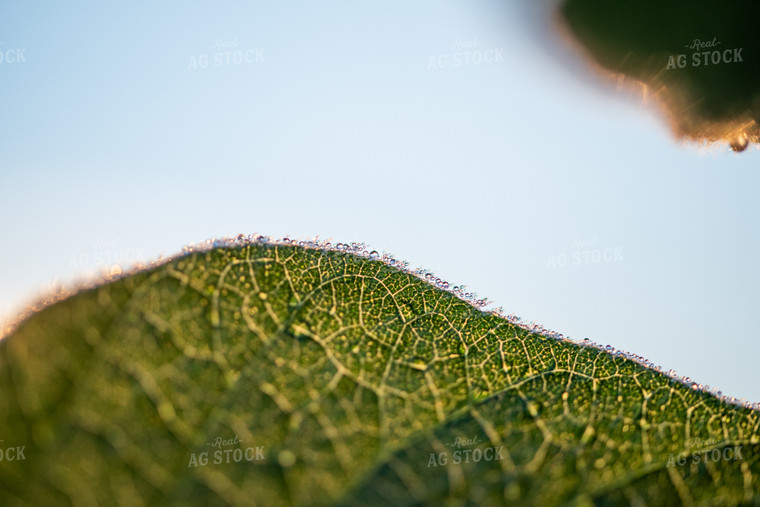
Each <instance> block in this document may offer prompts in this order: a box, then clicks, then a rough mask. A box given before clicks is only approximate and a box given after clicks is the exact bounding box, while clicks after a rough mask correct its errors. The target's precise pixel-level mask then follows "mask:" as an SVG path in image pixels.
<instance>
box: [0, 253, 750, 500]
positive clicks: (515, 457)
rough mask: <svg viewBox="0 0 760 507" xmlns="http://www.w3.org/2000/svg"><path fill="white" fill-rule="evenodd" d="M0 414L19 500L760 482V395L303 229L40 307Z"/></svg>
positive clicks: (410, 496) (1, 364) (692, 496)
mask: <svg viewBox="0 0 760 507" xmlns="http://www.w3.org/2000/svg"><path fill="white" fill-rule="evenodd" d="M0 428H2V429H0V432H1V433H0V440H3V442H1V443H0V448H2V447H3V446H4V447H5V448H8V447H14V448H15V447H24V451H23V454H24V457H25V459H19V460H14V461H9V460H7V459H5V460H3V461H0V504H3V505H13V504H23V503H33V504H51V505H55V504H68V503H73V504H77V505H87V504H92V505H95V504H114V503H122V504H131V505H140V504H156V503H172V504H186V503H188V502H190V503H193V504H198V503H203V504H241V505H313V504H355V503H357V502H358V503H364V504H394V505H403V504H409V503H429V504H441V503H444V502H447V501H448V502H450V503H451V504H459V503H461V504H465V503H475V504H482V505H488V504H503V503H510V504H512V503H517V504H535V505H550V504H563V503H565V504H578V505H586V504H592V503H596V504H620V503H636V502H637V501H643V502H644V503H646V504H647V505H678V504H684V505H691V504H716V505H717V504H720V505H726V504H738V503H754V504H757V503H758V502H760V481H759V480H758V474H760V463H759V462H758V456H759V455H760V420H759V418H758V412H757V411H754V410H750V409H748V408H743V407H737V406H735V405H732V404H728V403H725V402H723V401H721V400H719V399H717V398H715V397H714V396H713V395H711V394H709V393H706V392H702V391H700V390H695V389H692V388H690V387H689V386H686V385H684V384H683V383H681V382H678V381H676V380H674V379H672V378H670V377H668V376H666V375H664V374H661V373H659V372H657V371H654V370H652V369H649V368H646V367H644V366H642V365H640V364H638V363H636V362H634V361H631V360H629V359H627V358H625V357H622V356H619V355H613V354H610V353H608V352H606V351H603V350H599V349H597V348H595V347H588V346H581V345H579V344H576V343H573V342H570V341H564V340H557V339H553V338H548V337H545V336H541V335H538V334H533V333H530V332H528V331H526V330H524V329H522V328H521V327H519V326H516V325H514V324H513V323H511V322H510V321H508V320H505V319H503V318H501V317H498V316H496V315H492V314H489V313H485V312H482V311H480V310H478V309H476V308H475V307H473V306H472V305H470V304H469V303H467V302H465V301H462V300H461V299H459V298H457V297H456V296H455V295H454V294H451V293H449V292H446V291H442V290H440V289H437V288H435V287H433V286H431V285H430V284H428V283H426V282H425V281H423V280H421V279H419V278H418V277H416V276H413V275H411V274H409V273H407V272H404V271H401V270H399V269H397V268H394V267H391V266H389V265H386V264H384V263H383V262H380V261H376V260H370V259H367V258H364V257H361V256H356V255H353V254H347V253H340V252H335V251H326V250H320V249H306V248H301V247H296V246H283V245H265V244H250V245H246V246H241V247H235V248H216V249H213V250H211V251H208V252H201V253H192V254H189V255H186V256H183V257H180V258H178V259H175V260H172V261H169V262H167V263H166V264H164V265H161V266H158V267H155V268H152V269H150V270H147V271H143V272H139V273H136V274H132V275H130V276H128V277H125V278H123V279H120V280H117V281H114V282H111V283H108V284H105V285H102V286H100V287H97V288H94V289H91V290H87V291H84V292H80V293H79V294H77V295H75V296H73V297H70V298H68V299H66V300H64V301H62V302H60V303H57V304H55V305H52V306H50V307H48V308H46V309H44V310H42V311H41V312H39V313H37V314H35V315H33V316H32V317H31V318H28V319H27V320H26V321H24V322H23V323H22V324H21V325H20V326H19V327H18V328H17V330H16V331H15V332H14V333H13V334H12V335H11V336H9V337H8V338H6V339H4V340H2V341H0ZM737 449H738V455H737ZM729 450H730V452H729ZM705 452H706V453H707V454H705ZM716 452H717V454H719V455H720V456H719V458H718V459H713V458H714V457H715V455H716ZM204 453H205V454H204ZM729 454H730V456H729ZM204 456H205V461H204ZM457 456H458V459H457ZM695 456H699V457H700V458H699V462H695ZM476 458H477V460H476ZM705 458H706V460H705ZM679 459H680V464H679ZM669 464H670V466H669Z"/></svg>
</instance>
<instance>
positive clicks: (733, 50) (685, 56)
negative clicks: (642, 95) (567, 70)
mask: <svg viewBox="0 0 760 507" xmlns="http://www.w3.org/2000/svg"><path fill="white" fill-rule="evenodd" d="M561 13H562V18H563V19H564V20H565V22H566V25H567V27H568V28H569V31H570V33H571V34H572V35H573V37H574V38H575V39H576V40H577V41H579V42H580V43H581V45H582V46H583V47H584V48H585V49H586V51H587V52H588V54H589V55H590V56H591V57H592V58H593V60H594V61H595V62H596V63H597V64H599V65H600V66H601V67H603V68H604V69H605V70H606V71H608V72H611V73H614V74H616V75H623V76H626V77H627V78H630V79H633V80H635V81H638V82H641V83H643V84H645V85H646V86H647V90H648V94H649V96H651V97H652V98H655V99H656V100H658V101H659V102H661V103H662V105H664V106H665V108H666V110H667V112H668V116H669V120H670V123H671V126H672V127H673V129H674V131H675V132H676V134H678V135H679V136H685V137H690V138H692V139H694V140H697V141H705V140H706V141H717V140H726V141H728V142H730V143H731V146H732V148H733V149H734V150H736V151H741V150H743V149H744V148H746V146H747V143H748V141H752V142H760V37H758V31H757V20H758V19H760V3H759V2H757V1H755V0H726V1H720V2H719V1H715V0H637V1H636V2H622V1H619V0H565V1H564V3H563V5H562V8H561Z"/></svg>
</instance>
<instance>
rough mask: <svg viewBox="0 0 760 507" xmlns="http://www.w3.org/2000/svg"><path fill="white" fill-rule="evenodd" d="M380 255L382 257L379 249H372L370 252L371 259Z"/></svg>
mask: <svg viewBox="0 0 760 507" xmlns="http://www.w3.org/2000/svg"><path fill="white" fill-rule="evenodd" d="M379 257H380V254H379V253H378V251H377V250H372V251H371V252H370V253H369V258H370V259H378V258H379Z"/></svg>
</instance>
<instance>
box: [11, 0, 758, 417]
mask: <svg viewBox="0 0 760 507" xmlns="http://www.w3.org/2000/svg"><path fill="white" fill-rule="evenodd" d="M505 4H506V5H505ZM544 14H545V13H543V12H542V10H541V9H539V8H536V7H535V6H532V7H531V4H528V3H527V2H513V3H507V2H497V1H476V2H464V1H456V2H451V1H448V2H440V1H438V2H430V1H424V2H415V4H414V5H405V4H402V3H400V2H399V3H390V4H389V3H376V4H373V5H369V4H362V5H359V4H356V3H351V2H320V3H319V4H315V3H308V2H279V3H277V4H274V3H271V2H267V3H264V2H225V3H224V4H223V5H219V4H213V3H210V2H208V3H206V2H194V3H190V4H187V3H180V2H164V3H162V5H161V6H158V5H151V4H149V3H144V2H138V3H131V4H124V5H123V6H111V5H102V4H100V3H97V2H74V3H72V4H70V5H65V6H64V5H53V4H52V3H51V5H50V6H48V7H46V8H45V9H42V8H40V7H38V6H32V5H30V4H29V3H24V2H17V1H13V2H5V3H4V4H3V6H2V7H0V43H1V44H0V51H2V52H3V53H4V54H5V55H7V54H9V53H8V51H11V53H12V54H16V55H18V54H21V55H23V61H19V62H15V61H14V62H8V61H7V58H6V60H4V62H3V63H2V64H0V91H1V92H2V97H3V100H2V101H0V216H2V221H0V232H1V233H2V237H3V238H5V241H6V243H5V244H6V247H5V248H3V249H2V250H0V318H9V317H10V316H12V315H13V314H14V313H15V312H17V311H18V310H19V309H21V308H23V306H24V305H25V304H27V303H28V302H29V301H30V300H31V299H33V298H34V297H35V295H37V294H39V292H40V291H42V290H44V289H45V288H46V287H48V286H49V285H50V283H51V282H53V281H54V280H57V281H59V282H64V283H71V282H73V281H74V280H76V279H78V278H82V277H85V276H88V275H91V274H92V273H94V272H96V271H97V270H98V269H99V268H100V267H101V266H102V265H105V264H111V263H112V262H117V261H122V262H126V261H130V260H136V259H138V260H139V259H142V260H150V259H153V258H155V257H157V256H158V255H159V254H160V253H163V254H165V255H168V254H174V253H177V252H179V251H180V250H181V248H182V246H183V245H186V244H188V243H193V242H199V241H202V240H205V239H207V238H210V237H212V236H217V237H219V236H225V235H234V234H237V233H241V232H242V233H246V234H248V233H253V232H258V233H262V234H268V235H272V236H285V235H288V236H291V237H297V238H304V239H305V238H307V237H312V236H315V235H319V236H320V237H321V238H323V239H327V238H333V239H334V240H336V241H363V242H366V243H368V244H370V245H372V246H373V248H376V249H378V250H387V251H389V252H391V253H393V254H394V255H395V256H396V257H398V258H401V259H405V260H408V261H409V262H410V263H411V264H412V265H415V266H422V267H425V268H429V269H432V270H434V271H435V272H436V273H437V274H438V275H439V276H441V277H443V278H445V279H447V280H448V281H450V282H452V283H456V284H462V283H463V284H466V285H467V287H468V289H469V290H474V291H476V292H477V293H478V294H480V295H481V296H484V297H488V298H490V299H491V300H493V301H494V302H495V304H496V305H497V306H503V307H504V309H505V311H506V312H507V313H516V314H517V315H520V316H521V317H523V318H524V319H527V320H534V321H536V322H540V323H541V324H543V325H545V326H546V327H548V328H552V329H555V330H557V331H559V332H562V333H565V334H566V335H570V336H572V337H574V338H576V339H580V338H583V337H589V338H591V339H593V340H595V341H597V342H599V343H602V344H610V345H612V346H614V347H616V348H620V349H624V350H627V351H629V352H632V353H635V354H639V355H642V356H644V357H646V358H647V359H649V360H651V361H653V362H654V363H656V364H660V365H662V366H663V367H665V368H666V369H669V368H674V369H675V370H676V371H677V372H678V373H679V374H681V375H688V376H690V377H691V378H693V379H694V380H696V381H698V382H701V383H704V384H709V385H711V386H718V387H719V388H721V389H722V390H723V392H724V393H725V394H729V395H732V396H736V397H745V398H747V399H748V400H750V401H753V402H755V401H760V382H758V378H757V374H756V373H754V371H755V368H754V366H755V364H754V363H755V362H756V358H757V357H758V356H759V355H760V340H758V338H760V331H758V329H757V328H755V327H754V322H753V320H754V319H753V317H755V316H756V314H757V310H756V309H757V307H758V296H757V286H758V282H760V267H759V266H758V262H757V260H756V259H757V258H758V255H757V253H758V246H759V244H760V230H758V228H757V227H756V220H757V217H759V216H760V200H758V199H756V198H755V195H754V194H755V192H756V189H757V188H758V187H759V186H760V176H759V174H760V172H759V171H758V150H757V149H755V148H751V149H749V150H748V151H747V152H745V153H742V154H738V155H737V154H734V153H732V152H730V151H728V150H727V148H726V147H725V146H715V147H699V146H695V145H687V144H683V143H681V142H679V141H677V140H675V139H673V138H672V136H671V135H670V133H669V130H668V128H667V125H666V124H665V123H664V122H663V121H662V115H661V114H660V113H659V112H658V111H657V110H656V109H655V108H654V107H652V106H650V105H646V104H642V103H641V100H640V98H638V97H635V96H633V95H631V94H630V93H627V92H622V91H618V90H615V89H612V88H609V87H607V86H606V85H605V83H603V82H602V81H601V80H600V79H598V78H597V77H596V76H594V75H593V74H592V73H591V72H589V71H588V68H587V67H586V66H585V64H584V63H583V62H582V61H581V60H580V59H579V58H578V57H577V55H576V53H575V52H573V51H572V50H570V49H568V48H567V47H565V46H564V45H565V44H566V42H565V41H563V40H562V39H561V38H559V37H556V36H555V35H554V32H552V29H551V25H550V23H549V21H547V18H546V16H544ZM16 50H19V51H16ZM467 51H471V52H472V53H471V54H470V56H469V58H471V60H469V63H470V64H469V65H467V62H468V60H467V58H468V57H467V55H466V52H467ZM489 51H490V53H489ZM227 52H228V53H227ZM475 53H479V54H480V55H481V58H482V59H481V60H480V61H479V62H476V61H475V58H476V57H475V56H474V54H475ZM457 54H458V55H459V56H458V57H457ZM486 54H488V55H491V57H490V61H485V58H486V57H485V56H484V55H486ZM236 55H238V56H236ZM204 56H205V58H206V59H207V65H206V66H205V68H204V67H203V66H202V62H203V61H204ZM236 58H237V59H238V60H239V61H236V60H235V59H236ZM16 60H18V58H16ZM456 62H460V63H459V64H457V63H456ZM595 251H597V252H598V253H594V252H595ZM563 259H564V264H563ZM595 259H596V261H595Z"/></svg>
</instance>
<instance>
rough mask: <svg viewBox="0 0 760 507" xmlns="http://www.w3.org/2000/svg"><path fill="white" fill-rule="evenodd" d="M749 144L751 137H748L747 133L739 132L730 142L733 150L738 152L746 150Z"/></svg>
mask: <svg viewBox="0 0 760 507" xmlns="http://www.w3.org/2000/svg"><path fill="white" fill-rule="evenodd" d="M748 145H749V139H747V134H739V135H738V136H736V137H735V138H734V139H732V140H731V142H730V143H729V146H730V148H731V151H735V152H737V153H739V152H742V151H744V150H746V149H747V146H748Z"/></svg>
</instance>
